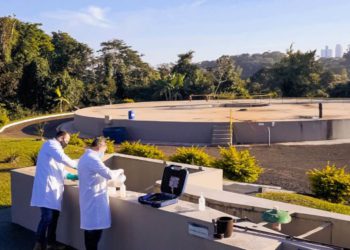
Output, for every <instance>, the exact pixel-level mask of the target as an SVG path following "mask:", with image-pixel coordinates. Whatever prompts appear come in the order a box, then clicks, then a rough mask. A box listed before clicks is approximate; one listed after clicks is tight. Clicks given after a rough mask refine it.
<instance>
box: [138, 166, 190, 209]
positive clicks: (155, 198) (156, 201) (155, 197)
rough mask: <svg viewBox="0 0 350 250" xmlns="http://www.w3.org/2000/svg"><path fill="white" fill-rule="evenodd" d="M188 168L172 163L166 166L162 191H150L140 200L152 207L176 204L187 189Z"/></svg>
mask: <svg viewBox="0 0 350 250" xmlns="http://www.w3.org/2000/svg"><path fill="white" fill-rule="evenodd" d="M187 177H188V170H187V169H185V168H181V167H180V166H176V165H170V166H167V167H165V168H164V172H163V177H162V184H161V186H160V190H161V193H149V194H146V195H143V196H140V197H139V202H140V203H142V204H146V205H150V206H152V207H156V208H158V207H165V206H169V205H171V204H175V203H177V201H178V198H179V196H180V195H181V194H182V193H183V192H184V191H185V186H186V182H187Z"/></svg>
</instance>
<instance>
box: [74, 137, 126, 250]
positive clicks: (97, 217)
mask: <svg viewBox="0 0 350 250" xmlns="http://www.w3.org/2000/svg"><path fill="white" fill-rule="evenodd" d="M106 149H107V145H106V140H105V139H104V138H103V137H98V138H96V139H95V140H94V141H93V142H92V144H91V147H90V149H87V150H86V152H85V153H84V155H83V156H82V157H81V158H80V160H79V164H78V174H79V205H80V227H81V228H82V229H84V238H85V239H84V240H85V247H86V249H87V250H97V246H98V242H99V240H100V238H101V235H102V230H103V229H106V228H109V227H111V212H110V208H109V199H108V193H107V190H108V189H107V181H108V180H119V181H120V182H124V181H125V179H126V177H125V176H124V170H123V169H118V170H110V169H109V168H108V167H107V166H106V165H105V164H104V163H103V161H102V158H103V155H104V153H105V151H106Z"/></svg>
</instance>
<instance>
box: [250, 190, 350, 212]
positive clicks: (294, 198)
mask: <svg viewBox="0 0 350 250" xmlns="http://www.w3.org/2000/svg"><path fill="white" fill-rule="evenodd" d="M256 196H257V197H260V198H265V199H269V200H274V201H281V202H286V203H290V204H294V205H300V206H305V207H311V208H316V209H320V210H325V211H329V212H334V213H339V214H346V215H350V206H347V205H343V204H336V203H331V202H328V201H324V200H320V199H317V198H313V197H310V196H306V195H301V194H290V193H277V192H276V193H272V192H271V193H262V194H257V195H256Z"/></svg>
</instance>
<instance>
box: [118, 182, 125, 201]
mask: <svg viewBox="0 0 350 250" xmlns="http://www.w3.org/2000/svg"><path fill="white" fill-rule="evenodd" d="M119 191H120V197H121V198H125V197H126V186H125V184H124V183H123V184H121V185H120V189H119Z"/></svg>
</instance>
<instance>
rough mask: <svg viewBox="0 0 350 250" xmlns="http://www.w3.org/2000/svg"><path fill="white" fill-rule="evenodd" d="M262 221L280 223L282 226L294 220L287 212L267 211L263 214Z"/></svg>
mask: <svg viewBox="0 0 350 250" xmlns="http://www.w3.org/2000/svg"><path fill="white" fill-rule="evenodd" d="M262 219H263V220H264V221H266V222H269V223H280V224H287V223H289V222H291V220H292V218H291V217H290V215H289V213H288V212H287V211H283V210H277V209H270V210H266V211H265V212H264V213H263V214H262Z"/></svg>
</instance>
